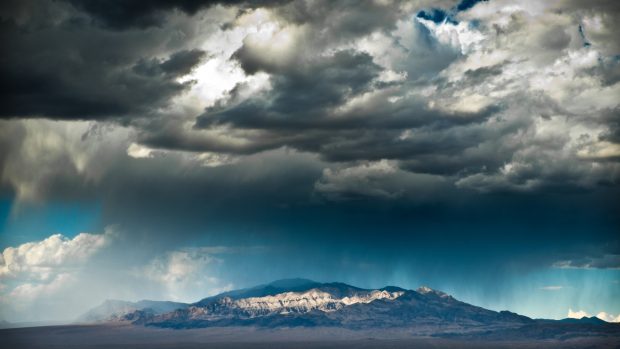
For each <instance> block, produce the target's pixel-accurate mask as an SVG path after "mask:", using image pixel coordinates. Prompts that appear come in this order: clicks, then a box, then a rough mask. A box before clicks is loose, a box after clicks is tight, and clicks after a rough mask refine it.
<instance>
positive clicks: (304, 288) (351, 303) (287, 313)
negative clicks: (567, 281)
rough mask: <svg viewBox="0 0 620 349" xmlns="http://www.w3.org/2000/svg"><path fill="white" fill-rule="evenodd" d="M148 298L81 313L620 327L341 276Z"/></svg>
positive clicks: (443, 326)
mask: <svg viewBox="0 0 620 349" xmlns="http://www.w3.org/2000/svg"><path fill="white" fill-rule="evenodd" d="M115 302H118V303H115ZM141 302H142V303H141ZM141 302H134V303H132V302H124V301H107V303H106V302H104V304H102V305H101V306H99V307H96V308H94V309H91V310H90V311H89V312H87V313H86V314H89V316H82V317H81V320H82V321H91V322H127V323H130V324H133V325H144V326H152V327H163V328H173V329H186V328H203V327H230V326H255V327H263V328H280V327H299V326H302V327H341V328H347V329H353V330H357V329H390V328H401V329H403V328H405V329H408V330H410V331H411V332H412V333H415V334H418V335H430V336H435V335H444V334H445V335H450V336H454V335H465V334H467V335H472V333H475V334H477V335H482V334H485V333H487V334H488V333H500V332H501V333H507V334H508V335H510V336H518V334H519V333H521V332H523V333H530V334H531V333H535V334H536V335H540V334H539V332H540V331H542V330H540V329H541V328H545V329H547V330H546V331H547V332H544V331H543V335H545V336H551V335H558V336H559V335H566V332H571V331H572V332H575V333H581V332H579V331H582V332H583V328H585V327H587V328H594V329H597V330H599V329H600V330H604V331H612V332H614V331H617V330H616V329H618V330H620V326H616V324H608V323H607V322H605V321H603V320H600V319H597V320H599V321H597V320H593V319H591V318H586V319H564V320H544V319H542V320H541V319H531V318H529V317H527V316H524V315H520V314H517V313H514V312H510V311H508V310H503V311H494V310H489V309H485V308H482V307H478V306H475V305H471V304H468V303H465V302H462V301H459V300H457V299H456V298H454V297H452V296H451V295H449V294H447V293H444V292H442V291H439V290H434V289H431V288H429V287H427V286H422V287H420V288H418V289H417V290H407V289H403V288H400V287H396V286H386V287H383V288H379V289H364V288H360V287H356V286H351V285H348V284H345V283H341V282H327V283H320V282H315V281H312V280H308V279H283V280H277V281H274V282H272V283H268V284H263V285H258V286H255V287H250V288H245V289H240V290H232V291H227V292H223V293H220V294H218V295H215V296H211V297H206V298H203V299H201V300H199V301H197V302H194V303H178V302H166V301H141ZM104 305H105V306H104ZM106 307H107V308H106ZM108 308H110V309H108ZM96 309H99V310H98V311H95V310H96ZM110 310H111V311H110ZM86 314H85V315H86ZM97 316H99V318H97ZM608 325H610V326H608ZM520 331H521V332H520Z"/></svg>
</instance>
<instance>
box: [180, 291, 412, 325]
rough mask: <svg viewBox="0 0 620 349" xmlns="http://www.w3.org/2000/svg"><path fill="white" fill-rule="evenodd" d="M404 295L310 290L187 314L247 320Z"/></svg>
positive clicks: (224, 300) (224, 302)
mask: <svg viewBox="0 0 620 349" xmlns="http://www.w3.org/2000/svg"><path fill="white" fill-rule="evenodd" d="M403 293H404V292H402V291H397V292H388V291H385V290H372V291H360V292H358V293H355V294H353V295H351V296H347V297H343V298H335V297H334V296H333V295H332V294H330V293H328V292H325V291H322V290H319V289H316V288H313V289H310V290H308V291H304V292H284V293H280V294H277V295H273V296H264V297H249V298H243V299H238V300H232V299H230V298H228V297H225V298H222V299H221V300H219V302H218V306H217V307H216V308H215V309H207V308H203V307H190V308H189V309H188V310H189V315H190V318H192V319H208V318H211V317H213V316H218V315H219V316H221V315H222V314H221V310H223V309H225V311H226V312H230V313H236V314H241V315H244V316H246V317H250V318H251V317H255V316H265V315H275V314H289V313H297V314H300V313H307V312H310V311H313V310H319V311H323V312H333V311H337V310H339V309H342V308H343V307H345V306H349V305H353V304H357V303H365V304H367V303H370V302H372V301H375V300H378V299H389V300H392V299H396V298H398V297H400V296H401V295H402V294H403Z"/></svg>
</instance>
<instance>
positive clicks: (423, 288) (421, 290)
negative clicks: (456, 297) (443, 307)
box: [416, 286, 451, 298]
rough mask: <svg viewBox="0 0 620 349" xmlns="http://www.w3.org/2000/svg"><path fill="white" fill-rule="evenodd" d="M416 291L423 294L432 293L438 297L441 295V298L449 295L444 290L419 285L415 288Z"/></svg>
mask: <svg viewBox="0 0 620 349" xmlns="http://www.w3.org/2000/svg"><path fill="white" fill-rule="evenodd" d="M416 292H418V293H420V294H423V295H427V294H432V295H435V296H439V297H442V298H445V297H451V296H450V295H449V294H447V293H445V292H442V291H437V290H434V289H432V288H430V287H428V286H420V287H419V288H418V289H417V290H416Z"/></svg>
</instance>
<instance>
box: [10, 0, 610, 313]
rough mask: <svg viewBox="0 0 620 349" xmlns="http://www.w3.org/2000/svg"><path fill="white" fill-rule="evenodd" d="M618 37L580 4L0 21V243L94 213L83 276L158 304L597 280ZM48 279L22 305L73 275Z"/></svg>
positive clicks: (173, 0)
mask: <svg viewBox="0 0 620 349" xmlns="http://www.w3.org/2000/svg"><path fill="white" fill-rule="evenodd" d="M619 19H620V8H619V6H618V5H617V3H616V2H614V1H602V0H601V1H598V0H597V1H589V2H588V3H587V4H584V3H582V2H581V1H556V2H540V1H507V2H506V1H502V2H500V1H493V0H489V1H447V0H446V1H427V0H420V1H397V0H385V1H338V2H332V1H323V0H303V1H285V0H273V1H258V0H257V1H253V0H246V1H243V0H239V1H206V0H205V1H198V0H196V1H189V0H162V1H149V2H143V1H73V0H63V1H45V0H44V1H31V0H25V1H5V2H3V3H2V4H1V5H0V48H1V49H2V52H3V54H2V56H0V78H1V79H0V213H2V212H5V211H6V212H5V213H4V216H0V218H3V220H0V224H4V226H5V228H3V229H4V230H5V231H6V232H7V233H5V234H2V235H0V242H1V244H0V247H1V248H2V249H5V248H9V250H7V251H9V252H10V251H13V250H10V248H13V249H15V248H18V247H19V246H24V244H27V243H31V242H37V243H38V244H40V245H42V244H47V243H50V242H57V243H58V244H59V246H65V245H67V244H72V243H73V241H76V240H75V239H77V236H78V235H76V234H77V232H65V231H62V229H63V226H64V225H67V223H66V222H67V221H70V220H69V219H65V218H62V219H60V218H59V219H58V220H59V221H62V224H60V223H58V228H56V225H54V224H56V223H57V222H56V221H54V224H51V223H50V224H51V225H54V228H53V229H52V228H49V229H50V230H51V231H47V230H46V231H40V232H39V233H37V234H39V235H36V234H35V235H28V234H27V233H21V232H20V233H19V234H17V233H15V231H16V230H19V229H22V228H23V229H24V230H34V229H35V228H36V229H39V228H41V226H39V225H36V224H37V223H30V222H39V221H41V222H47V220H52V221H53V219H50V218H49V217H48V216H46V215H45V214H44V213H40V212H47V211H46V210H52V211H53V212H57V211H54V210H60V211H62V212H64V211H63V210H65V209H66V207H74V206H77V207H78V208H82V207H87V208H88V207H94V208H93V210H94V211H96V213H94V214H92V216H94V217H95V218H92V221H93V222H91V224H90V225H88V226H87V229H86V228H85V229H86V231H85V233H86V234H90V235H85V236H92V237H98V236H99V237H100V238H101V239H106V241H107V239H109V238H110V237H109V235H108V234H107V233H106V234H105V235H97V234H95V233H97V232H100V233H101V232H103V231H106V229H107V228H106V227H110V226H114V227H117V226H118V227H119V228H118V229H119V231H120V233H119V234H118V236H116V237H115V240H113V241H112V243H110V244H109V245H108V244H107V243H106V245H105V248H104V247H102V248H101V250H102V251H103V252H102V255H101V256H99V255H98V254H97V255H95V257H96V258H99V259H98V261H103V260H105V258H109V259H110V260H112V261H114V260H116V259H118V260H119V262H109V261H108V262H109V263H110V264H106V263H107V262H106V263H103V262H101V263H102V265H103V267H101V269H102V270H104V269H105V268H106V266H110V265H114V266H116V264H114V263H121V262H120V261H122V263H127V265H130V266H131V268H130V269H131V270H130V272H128V273H127V275H125V276H124V277H126V278H127V279H123V280H125V282H127V285H135V283H132V282H129V281H127V280H130V279H131V278H132V277H134V276H135V274H140V273H142V274H143V275H147V276H150V278H149V277H147V279H148V280H147V281H148V282H150V283H152V284H153V285H154V286H153V287H152V288H151V289H149V292H150V293H148V296H152V297H155V298H156V297H170V296H173V297H175V299H180V300H190V299H189V298H191V297H199V296H200V293H201V292H202V290H205V293H209V292H210V293H213V292H216V291H217V290H223V289H227V288H230V287H233V286H235V287H236V286H251V284H250V283H251V282H256V283H259V282H263V281H270V280H267V279H269V278H278V277H288V276H295V277H298V276H304V277H315V278H318V279H325V280H334V279H338V281H350V282H359V283H360V284H362V285H375V283H384V282H385V283H405V284H407V285H408V284H411V287H413V286H416V287H417V286H419V285H413V283H415V282H419V281H426V282H429V283H433V282H434V283H436V285H438V286H440V287H441V286H444V287H446V288H453V290H457V291H458V290H460V292H463V293H462V294H464V295H469V296H471V297H472V298H470V300H475V298H476V297H478V296H479V295H480V294H481V293H480V292H478V291H476V290H470V289H466V288H463V287H462V288H460V289H459V286H458V285H457V283H458V282H459V281H462V279H460V278H462V277H463V275H468V276H472V277H474V278H476V281H477V283H478V284H479V285H481V286H480V287H481V289H483V288H484V289H487V290H491V291H488V292H490V293H493V294H494V295H497V297H499V294H500V293H501V292H504V291H506V289H508V288H509V287H510V286H511V284H510V282H512V281H504V282H505V284H496V282H497V280H498V279H501V280H504V279H502V278H506V279H510V278H511V277H513V276H514V275H516V274H519V273H522V274H523V273H525V274H527V275H531V274H528V273H534V271H535V270H540V269H541V268H547V269H550V270H552V272H556V273H570V272H585V271H594V272H608V273H614V272H615V271H616V270H617V268H618V251H616V250H613V251H612V250H609V249H608V248H607V247H606V246H609V245H610V244H611V245H613V246H615V245H614V244H617V241H618V238H617V236H616V234H617V231H618V227H620V221H619V218H618V217H617V214H616V212H617V211H618V208H619V205H618V200H617V197H618V194H619V184H620V112H619V110H620V106H619V104H618V103H619V100H620V99H619V98H618V97H619V96H620V60H619V59H618V57H619V55H620V46H619V45H618V40H617V39H616V37H617V36H618V23H620V20H619ZM3 205H4V206H3ZM4 208H6V209H4ZM3 210H4V211H3ZM69 211H71V210H69ZM78 211H79V210H78ZM71 212H73V211H71ZM80 212H82V211H80ZM81 214H84V213H83V212H82V213H81ZM37 215H40V216H37ZM84 215H86V214H84ZM43 216H44V217H43ZM50 216H54V217H55V215H54V214H50ZM76 216H79V214H77V215H76ZM32 217H37V218H40V219H34V218H32ZM41 217H43V218H41ZM89 217H90V216H89ZM78 218H79V217H78ZM71 220H76V221H79V219H77V218H76V217H74V216H71ZM26 221H27V222H29V223H28V224H26V223H23V222H26ZM20 222H21V223H20ZM41 224H43V223H41ZM16 227H17V228H16ZM24 227H25V228H24ZM33 227H34V228H33ZM18 228H19V229H18ZM45 229H48V228H45ZM67 229H69V228H67ZM76 229H77V228H76ZM89 229H92V230H89ZM41 230H43V228H41ZM73 233H76V234H73ZM56 234H64V235H56ZM65 235H66V237H65ZM388 236H389V239H388V238H386V237H388ZM83 237H84V236H83ZM63 244H64V245H63ZM28 246H30V245H28ZM33 246H34V245H33ZM37 246H38V245H37ZM131 246H140V247H141V252H140V253H136V255H135V256H134V255H133V254H132V253H129V252H132V251H131ZM214 246H221V248H222V250H225V251H243V252H239V253H229V254H227V253H220V252H213V250H211V249H210V248H213V247H214ZM584 246H592V247H591V248H590V247H588V248H584ZM98 251H99V249H98ZM106 251H108V252H106ZM205 251H206V252H205ZM248 251H251V252H248ZM429 251H431V252H429ZM5 253H6V252H5ZM97 256H99V257H97ZM102 256H104V257H102ZM105 256H107V257H105ZM127 256H131V257H127ZM299 256H303V258H300V257H299ZM95 257H93V258H95ZM3 258H4V260H5V261H6V260H7V258H6V257H3ZM304 259H306V260H316V261H319V262H317V263H316V265H313V266H312V267H311V268H310V267H308V266H307V264H308V263H305V262H304ZM3 263H5V262H3ZM175 263H176V264H175ZM179 263H180V264H184V265H186V266H187V267H188V269H187V270H188V272H187V275H186V274H183V275H176V274H174V273H173V272H171V271H170V269H171V268H172V269H174V268H173V267H171V266H174V265H177V264H179ZM5 264H6V263H5ZM274 265H275V267H274ZM2 268H4V269H2V270H5V269H6V270H8V266H6V265H2ZM56 269H58V268H56ZM56 269H55V272H54V273H55V274H53V275H55V276H57V277H55V278H50V279H49V280H47V279H46V280H39V281H37V283H38V284H37V285H39V286H40V287H39V288H37V289H41V290H43V289H44V288H45V287H47V286H50V285H52V286H54V285H56V284H52V281H53V280H56V279H58V281H57V283H62V282H63V280H64V281H66V282H69V281H70V280H69V278H73V277H74V276H75V275H74V274H71V273H64V272H63V271H62V270H60V271H59V270H56ZM547 269H545V270H547ZM106 270H107V269H106ZM175 270H176V269H175ZM223 270H229V271H230V272H229V273H228V275H227V273H226V272H224V271H223ZM325 270H328V271H329V272H325ZM100 271H101V270H100ZM109 271H110V270H107V271H102V272H103V274H105V275H108V274H106V273H107V272H109ZM131 273H133V274H131ZM301 273H305V274H304V275H300V274H301ZM5 274H6V273H5ZM207 274H208V275H207ZM50 275H52V274H50ZM76 275H77V274H76ZM132 275H133V276H132ZM363 275H365V276H363ZM412 275H413V276H412ZM437 275H440V276H437ZM519 275H521V274H519ZM554 275H555V274H554ZM562 275H564V274H562ZM605 275H606V277H609V278H614V277H617V273H616V274H605ZM609 275H611V276H609ZM1 277H4V274H2V275H0V295H3V296H4V298H5V299H6V298H7V297H8V295H9V294H10V292H11V291H12V290H15V289H17V288H18V287H19V285H17V284H14V283H16V282H17V281H15V280H12V281H11V282H12V283H11V284H10V285H9V283H8V282H3V281H2V279H1ZM75 277H78V276H75ZM106 277H108V276H106ZM584 278H585V277H584ZM164 279H165V280H164ZM173 279H174V280H175V282H168V281H170V280H173ZM191 279H199V280H198V281H200V284H201V285H202V286H200V287H204V289H199V290H198V289H197V288H196V287H198V286H196V284H195V283H193V282H192V281H191ZM602 279H603V278H599V279H596V280H598V281H600V280H602ZM72 280H73V279H72ZM107 280H114V282H115V283H118V282H117V281H118V280H119V279H117V278H116V276H114V277H111V276H110V277H109V279H107ZM510 280H512V279H510ZM528 280H529V279H528ZM584 280H585V279H584ZM605 280H607V279H605ZM134 281H135V280H134ZM142 281H144V280H142ZM147 281H144V282H147ZM530 281H531V280H530ZM536 281H537V280H536ZM564 281H565V280H563V279H562V280H559V281H558V280H550V281H547V280H545V281H544V285H556V284H559V282H564ZM598 281H597V282H598ZM102 282H103V281H102ZM110 282H112V281H110ZM515 282H516V281H515ZM533 282H534V281H532V283H533ZM5 284H6V285H5ZM29 284H32V287H35V286H37V285H35V283H32V282H29ZM468 284H471V283H468ZM509 284H510V285H509ZM3 285H5V286H3ZM46 285H47V286H46ZM544 285H538V284H536V285H533V284H532V289H536V290H538V289H541V287H544ZM52 286H50V287H52ZM377 286H384V285H377ZM37 287H38V286H37ZM54 287H55V286H54ZM23 289H25V288H22V290H23ZM58 289H59V290H64V288H58ZM566 289H570V288H569V287H566V288H563V289H562V290H566ZM123 292H124V291H123ZM558 292H559V291H558ZM59 294H60V293H59ZM125 294H131V295H135V296H136V297H138V296H139V295H136V294H134V293H131V292H129V291H127V293H125ZM98 295H99V296H100V297H105V296H106V295H105V294H103V292H101V293H98ZM118 295H119V296H123V295H124V294H123V293H122V292H120V291H119V293H118ZM614 295H617V292H616V293H613V292H611V291H610V292H608V293H607V296H608V298H609V299H612V298H613V297H612V296H614ZM107 296H110V295H107ZM498 299H499V298H496V299H495V300H496V301H497V302H496V303H494V304H491V305H490V306H497V307H499V306H500V305H503V304H504V303H502V302H501V301H500V300H498ZM571 299H573V298H571ZM492 301H493V300H492ZM492 301H490V302H492ZM483 305H484V304H483ZM487 305H489V303H487ZM562 306H563V308H562V312H565V310H566V309H567V308H568V307H569V306H572V307H573V308H575V309H577V306H578V304H563V305H562ZM613 306H614V307H616V308H615V309H616V310H614V309H611V308H610V310H609V311H612V310H613V311H614V312H615V313H618V312H619V311H620V310H619V309H620V308H617V306H620V305H618V303H617V302H616V303H614V304H613ZM533 308H535V306H533V305H532V306H531V308H530V309H533ZM579 309H582V308H579ZM584 309H585V308H584ZM586 310H587V311H589V312H593V311H594V310H588V309H586ZM15 311H17V310H15ZM597 311H598V310H597Z"/></svg>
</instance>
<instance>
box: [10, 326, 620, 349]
mask: <svg viewBox="0 0 620 349" xmlns="http://www.w3.org/2000/svg"><path fill="white" fill-rule="evenodd" d="M0 340H1V342H2V346H3V347H5V348H15V349H20V348H32V349H44V348H45V349H51V348H58V349H60V348H67V349H72V348H93V349H94V348H97V349H107V348H110V349H111V348H127V349H130V348H136V349H137V348H157V349H159V348H188V349H189V348H300V349H301V348H334V347H338V348H420V349H425V348H435V349H442V348H446V349H447V348H472V349H473V348H558V349H559V348H567V349H571V348H575V349H576V348H618V346H619V345H620V336H619V335H616V336H614V337H590V338H587V337H581V338H571V339H568V340H536V339H531V340H528V339H522V340H497V339H493V340H483V339H471V338H467V339H456V338H453V339H447V338H431V337H412V336H410V335H409V334H408V333H407V331H389V330H381V331H372V330H363V331H359V330H358V331H354V330H344V329H335V328H294V329H290V328H282V329H257V328H254V327H226V328H206V329H205V328H203V329H189V330H173V329H161V328H150V327H142V326H133V325H92V326H49V327H30V328H18V329H4V330H0Z"/></svg>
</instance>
